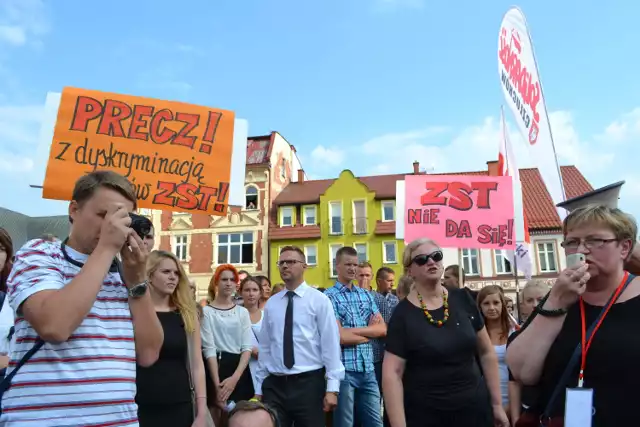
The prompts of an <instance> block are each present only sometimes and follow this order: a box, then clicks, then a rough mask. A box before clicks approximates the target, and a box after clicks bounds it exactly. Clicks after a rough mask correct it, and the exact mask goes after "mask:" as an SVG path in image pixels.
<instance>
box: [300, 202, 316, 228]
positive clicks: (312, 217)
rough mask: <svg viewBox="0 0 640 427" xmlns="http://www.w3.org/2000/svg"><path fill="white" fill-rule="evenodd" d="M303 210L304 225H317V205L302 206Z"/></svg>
mask: <svg viewBox="0 0 640 427" xmlns="http://www.w3.org/2000/svg"><path fill="white" fill-rule="evenodd" d="M302 209H303V210H302V212H303V219H304V222H303V224H304V225H316V224H317V221H316V212H317V209H316V207H315V206H305V207H304V208H302Z"/></svg>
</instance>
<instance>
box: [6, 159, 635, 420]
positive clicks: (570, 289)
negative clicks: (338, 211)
mask: <svg viewBox="0 0 640 427" xmlns="http://www.w3.org/2000/svg"><path fill="white" fill-rule="evenodd" d="M135 208H136V196H135V190H134V188H133V186H132V185H131V183H130V182H129V181H127V180H126V179H125V178H124V177H122V176H120V175H118V174H116V173H113V172H107V171H98V172H94V173H91V174H88V175H85V176H83V177H82V178H80V179H79V180H78V182H77V183H76V186H75V189H74V192H73V200H72V201H71V202H70V205H69V216H70V220H71V233H70V235H69V237H68V238H66V239H64V240H62V241H60V240H57V239H55V238H53V237H52V236H43V238H40V239H36V240H32V241H29V242H28V243H26V244H25V245H24V246H23V247H22V248H19V249H17V250H15V249H16V248H14V247H13V244H12V239H11V236H9V234H8V233H7V232H6V231H5V230H4V229H2V228H0V287H1V288H2V290H3V291H6V297H5V293H4V292H3V293H0V306H1V307H2V310H0V338H1V339H0V368H6V372H4V373H3V376H4V380H3V382H2V386H1V387H0V393H1V394H2V396H1V397H2V400H1V403H2V405H1V407H0V408H1V415H0V425H2V426H7V427H29V426H38V427H48V426H56V427H71V426H74V427H80V426H123V427H134V426H136V427H137V426H140V427H163V426H167V427H211V426H222V425H229V426H233V427H242V426H251V427H262V426H265V427H266V426H269V427H272V426H282V427H291V426H295V427H325V426H335V427H353V426H357V427H382V426H385V427H388V426H391V427H436V426H437V427H490V426H501V427H502V426H505V427H506V426H520V427H527V426H538V425H540V422H542V423H543V424H542V425H549V426H561V425H563V420H564V416H565V415H566V414H565V408H567V407H571V400H570V399H571V398H572V397H571V396H572V394H571V391H572V390H574V389H576V388H578V389H582V390H581V391H591V394H590V396H591V400H592V401H591V403H590V404H589V403H588V402H587V404H584V400H583V401H582V402H583V406H585V405H586V409H585V408H583V409H584V410H586V411H589V413H591V414H592V418H593V420H592V421H593V426H596V427H604V426H606V427H610V426H614V425H615V426H622V425H633V419H634V417H633V411H634V406H633V398H634V393H633V386H634V384H635V383H636V381H637V380H640V370H638V369H637V368H635V367H634V366H636V365H635V363H634V361H635V360H636V358H637V357H638V356H640V339H638V338H636V334H635V333H634V330H635V328H634V326H633V325H634V324H636V323H638V322H640V317H639V316H640V314H638V313H640V305H639V304H640V297H639V295H640V280H637V279H636V278H635V276H634V275H633V274H632V273H637V272H638V270H639V268H638V267H639V265H638V264H639V263H638V260H639V258H638V256H637V251H636V250H635V243H636V239H637V226H636V224H635V221H634V220H633V219H632V218H631V217H630V216H628V215H626V214H625V213H623V212H621V211H620V210H618V209H614V208H609V207H606V206H589V207H585V208H581V209H577V210H576V211H574V212H572V213H571V214H570V215H569V216H568V217H567V219H566V220H565V221H564V224H563V234H564V242H563V247H564V249H565V251H566V252H567V254H575V253H579V254H582V255H583V258H584V260H583V261H582V262H579V263H576V264H575V265H569V266H568V267H567V268H566V269H565V270H563V271H562V272H561V273H560V275H559V277H558V279H557V280H556V282H555V284H554V285H553V286H552V287H551V288H549V287H548V286H547V285H546V284H544V283H543V282H539V281H536V280H532V281H529V282H528V283H526V285H525V286H524V288H523V289H522V291H521V292H520V293H519V297H518V299H517V301H516V303H515V304H514V302H513V301H511V304H510V303H509V299H508V297H507V296H506V295H505V292H504V290H503V289H502V288H500V287H499V286H486V287H484V288H482V289H481V290H479V291H475V290H471V289H469V288H468V287H466V286H465V276H464V270H463V269H462V268H460V267H459V266H457V265H454V266H449V267H447V268H445V267H444V265H443V258H444V257H443V253H442V250H441V248H440V246H439V245H438V243H437V242H435V241H433V240H431V239H428V238H421V239H418V240H415V241H413V242H409V243H408V244H407V245H406V247H405V249H404V253H403V258H402V262H403V266H404V274H403V275H402V276H401V277H396V274H395V272H394V270H392V269H389V268H387V267H384V266H379V267H378V268H375V267H374V266H372V265H371V264H370V263H368V262H359V260H358V254H357V252H356V251H355V249H354V248H352V247H346V246H345V247H343V248H341V249H340V250H338V252H337V254H336V259H335V265H336V271H337V279H336V282H335V284H334V285H333V286H331V287H329V288H327V289H324V288H318V287H315V286H313V284H310V283H307V282H306V281H305V278H304V274H305V270H306V268H307V264H306V259H305V255H304V252H303V251H302V250H301V249H300V248H298V247H296V246H285V247H283V248H282V249H281V250H280V253H279V258H278V261H277V266H278V270H279V275H280V277H281V280H282V282H281V283H279V284H276V285H274V286H272V285H271V283H270V281H269V279H268V278H267V277H264V276H252V275H250V274H248V273H247V272H246V271H237V270H236V268H235V267H234V266H232V265H219V266H218V267H217V268H216V270H215V273H214V274H213V276H212V278H211V281H210V283H209V286H208V298H207V300H206V302H205V303H204V304H199V303H198V302H196V286H195V283H193V282H190V281H189V278H188V275H187V274H186V272H185V270H184V269H183V267H182V265H181V263H180V262H179V260H178V259H177V258H176V256H175V255H174V254H172V253H170V252H166V251H162V250H153V246H154V244H155V239H154V235H153V234H154V231H153V227H152V226H151V225H150V224H149V225H148V226H147V227H146V228H145V232H140V230H137V229H134V228H132V226H131V225H132V220H131V216H130V212H132V211H134V210H135ZM14 252H15V253H14ZM592 325H593V326H592ZM581 331H582V332H581ZM5 374H6V375H5ZM572 410H573V409H572Z"/></svg>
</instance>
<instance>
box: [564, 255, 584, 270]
mask: <svg viewBox="0 0 640 427" xmlns="http://www.w3.org/2000/svg"><path fill="white" fill-rule="evenodd" d="M584 262H585V256H584V254H581V253H575V254H569V255H567V268H571V267H575V266H578V265H582V264H584Z"/></svg>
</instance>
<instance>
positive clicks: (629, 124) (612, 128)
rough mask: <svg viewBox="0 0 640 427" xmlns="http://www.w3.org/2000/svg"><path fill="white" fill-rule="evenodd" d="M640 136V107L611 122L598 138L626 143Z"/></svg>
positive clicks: (604, 140)
mask: <svg viewBox="0 0 640 427" xmlns="http://www.w3.org/2000/svg"><path fill="white" fill-rule="evenodd" d="M638 137H640V108H636V109H634V110H632V111H631V112H629V113H627V114H624V115H623V116H622V117H620V118H619V119H617V120H614V121H613V122H611V124H610V125H609V126H607V127H606V129H605V130H604V132H603V133H602V134H601V135H598V137H597V139H598V140H599V141H602V142H603V143H609V144H610V143H626V142H631V141H632V140H633V139H634V138H635V139H638Z"/></svg>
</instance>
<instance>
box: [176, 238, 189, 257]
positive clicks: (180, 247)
mask: <svg viewBox="0 0 640 427" xmlns="http://www.w3.org/2000/svg"><path fill="white" fill-rule="evenodd" d="M174 243H175V244H174V247H175V252H176V257H177V258H178V259H179V260H180V261H186V260H187V235H186V234H181V235H178V236H175V240H174Z"/></svg>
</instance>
